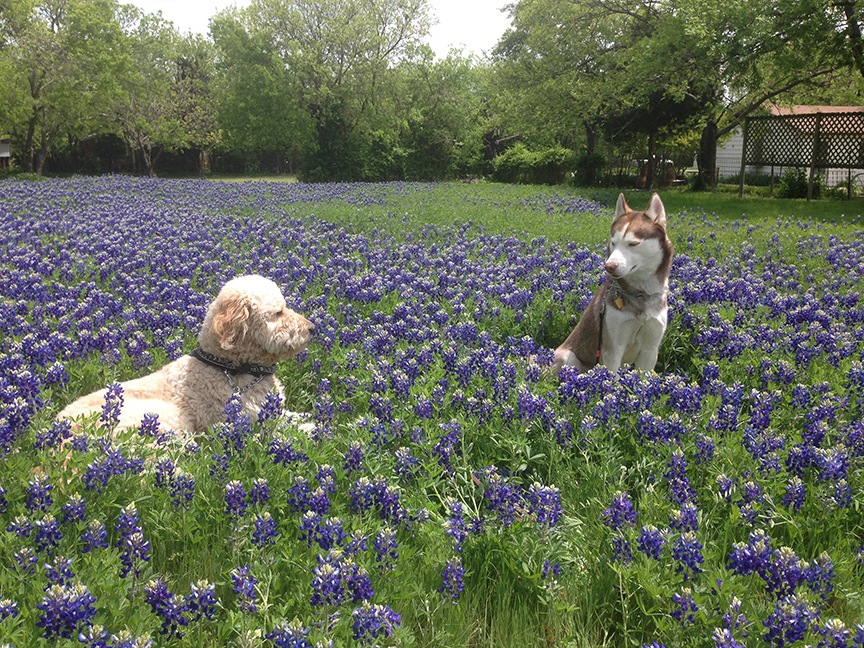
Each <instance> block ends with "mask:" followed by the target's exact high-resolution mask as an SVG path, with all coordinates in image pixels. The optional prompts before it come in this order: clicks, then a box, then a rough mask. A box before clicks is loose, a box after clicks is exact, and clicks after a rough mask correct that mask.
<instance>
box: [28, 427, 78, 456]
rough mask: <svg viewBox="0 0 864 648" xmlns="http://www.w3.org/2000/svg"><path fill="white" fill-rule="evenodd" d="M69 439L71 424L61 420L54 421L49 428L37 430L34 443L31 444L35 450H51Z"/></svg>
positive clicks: (70, 436)
mask: <svg viewBox="0 0 864 648" xmlns="http://www.w3.org/2000/svg"><path fill="white" fill-rule="evenodd" d="M71 438H72V422H71V421H70V420H69V419H61V420H59V421H54V422H53V423H52V424H51V427H49V428H47V429H44V430H39V431H38V432H37V433H36V442H35V443H34V444H33V447H34V448H35V449H36V450H47V449H52V448H56V447H57V446H58V445H60V443H62V442H63V441H66V440H67V439H71Z"/></svg>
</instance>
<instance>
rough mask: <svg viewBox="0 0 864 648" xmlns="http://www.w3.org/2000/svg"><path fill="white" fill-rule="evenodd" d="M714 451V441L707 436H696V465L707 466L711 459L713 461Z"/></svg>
mask: <svg viewBox="0 0 864 648" xmlns="http://www.w3.org/2000/svg"><path fill="white" fill-rule="evenodd" d="M715 450H716V445H715V443H714V439H712V438H711V437H709V436H705V435H704V434H697V435H696V455H695V459H696V464H697V465H700V464H707V463H710V462H711V460H712V459H714V452H715Z"/></svg>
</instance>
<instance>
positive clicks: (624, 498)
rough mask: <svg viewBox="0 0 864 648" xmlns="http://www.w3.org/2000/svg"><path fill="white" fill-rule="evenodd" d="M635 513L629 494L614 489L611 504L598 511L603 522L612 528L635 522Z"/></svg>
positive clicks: (631, 524) (630, 524) (619, 527)
mask: <svg viewBox="0 0 864 648" xmlns="http://www.w3.org/2000/svg"><path fill="white" fill-rule="evenodd" d="M636 517H637V513H636V511H635V510H634V509H633V502H631V501H630V496H629V495H627V493H625V492H623V491H615V494H614V495H613V496H612V504H611V505H610V506H609V508H607V509H604V510H603V511H602V512H601V513H600V518H601V519H602V520H603V524H605V525H606V526H608V527H610V528H612V529H616V530H617V529H622V528H624V527H625V526H633V525H634V524H636Z"/></svg>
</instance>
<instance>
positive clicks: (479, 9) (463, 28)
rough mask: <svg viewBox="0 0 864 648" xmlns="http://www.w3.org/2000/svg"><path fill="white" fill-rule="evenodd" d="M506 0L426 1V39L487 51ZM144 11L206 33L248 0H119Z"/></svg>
mask: <svg viewBox="0 0 864 648" xmlns="http://www.w3.org/2000/svg"><path fill="white" fill-rule="evenodd" d="M509 1H510V0H429V5H430V6H431V8H432V11H431V12H430V13H431V14H432V15H433V17H437V18H438V24H437V25H435V26H434V27H432V29H431V31H430V34H429V36H428V37H427V39H426V40H427V42H428V43H429V45H430V46H431V47H432V50H433V51H434V52H435V54H436V55H437V56H438V57H444V56H446V55H447V52H448V51H449V49H450V47H451V46H455V47H464V50H465V54H469V53H472V52H473V53H474V54H477V55H478V56H479V55H481V54H483V52H488V51H490V50H491V49H492V48H493V47H494V46H495V44H496V43H497V42H498V39H499V38H500V37H501V35H502V34H503V33H504V31H505V30H506V29H507V27H508V26H509V21H508V19H507V15H506V13H503V12H501V8H502V7H503V6H504V5H505V4H507V3H508V2H509ZM121 2H122V3H124V4H134V5H136V6H138V7H140V8H141V9H143V10H144V11H146V12H147V13H156V12H157V11H161V12H162V15H163V16H164V17H165V18H166V19H167V20H170V21H171V22H172V23H174V26H175V27H177V29H178V30H179V31H180V32H181V33H186V32H187V31H192V32H197V33H199V34H207V22H208V21H209V20H210V18H211V17H212V16H213V15H214V14H215V13H216V12H217V11H219V10H220V9H223V8H225V7H228V6H231V5H237V6H245V5H248V4H249V1H248V0H121Z"/></svg>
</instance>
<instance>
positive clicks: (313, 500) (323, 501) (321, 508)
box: [308, 486, 330, 515]
mask: <svg viewBox="0 0 864 648" xmlns="http://www.w3.org/2000/svg"><path fill="white" fill-rule="evenodd" d="M308 506H309V508H310V509H312V510H313V511H315V512H316V513H320V514H321V515H326V514H327V513H329V512H330V498H329V497H328V495H327V490H326V489H325V488H324V487H322V486H319V487H318V488H316V489H315V490H313V491H312V492H311V493H310V494H309V504H308Z"/></svg>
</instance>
